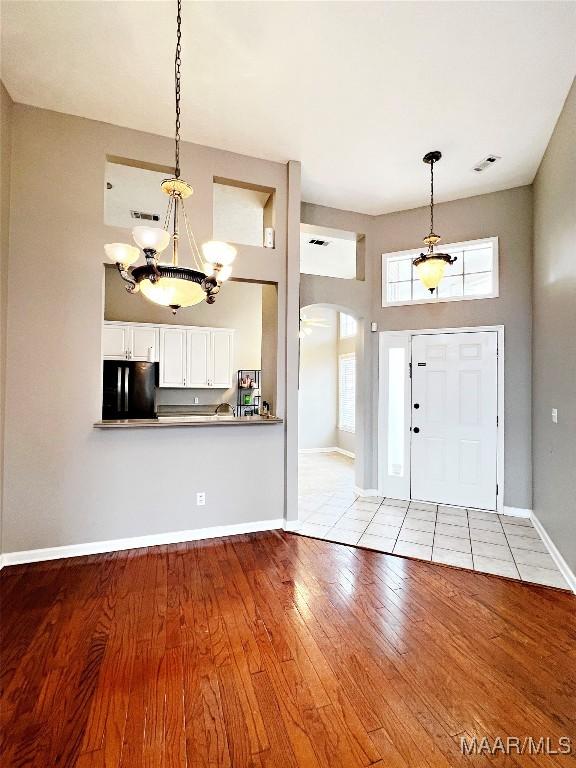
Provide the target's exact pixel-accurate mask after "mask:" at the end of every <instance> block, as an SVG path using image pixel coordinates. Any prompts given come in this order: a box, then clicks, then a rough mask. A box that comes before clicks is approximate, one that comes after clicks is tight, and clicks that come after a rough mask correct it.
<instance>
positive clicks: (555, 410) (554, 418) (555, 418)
mask: <svg viewBox="0 0 576 768" xmlns="http://www.w3.org/2000/svg"><path fill="white" fill-rule="evenodd" d="M552 422H553V424H558V408H552Z"/></svg>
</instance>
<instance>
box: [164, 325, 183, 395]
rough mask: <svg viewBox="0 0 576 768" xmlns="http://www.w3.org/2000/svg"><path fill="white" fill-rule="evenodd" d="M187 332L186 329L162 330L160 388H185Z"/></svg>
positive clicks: (167, 328)
mask: <svg viewBox="0 0 576 768" xmlns="http://www.w3.org/2000/svg"><path fill="white" fill-rule="evenodd" d="M186 333H187V331H186V330H185V329H184V328H170V327H163V328H160V386H161V387H185V386H187V383H186V373H187V371H186V361H187V349H186V347H187V344H186V342H187V336H186Z"/></svg>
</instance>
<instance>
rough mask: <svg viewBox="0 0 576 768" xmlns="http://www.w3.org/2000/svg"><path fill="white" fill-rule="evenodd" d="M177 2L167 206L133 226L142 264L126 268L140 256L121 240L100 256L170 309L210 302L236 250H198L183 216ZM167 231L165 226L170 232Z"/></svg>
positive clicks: (185, 192) (219, 245) (130, 284)
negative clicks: (184, 252) (164, 257)
mask: <svg viewBox="0 0 576 768" xmlns="http://www.w3.org/2000/svg"><path fill="white" fill-rule="evenodd" d="M177 2H178V13H177V17H176V55H175V60H174V80H175V96H176V131H175V137H174V140H175V163H174V166H175V171H174V176H173V177H171V178H169V179H164V181H163V182H162V183H161V185H160V186H161V188H162V191H163V192H164V194H166V195H167V196H168V198H169V199H168V207H167V210H166V217H165V219H164V227H163V229H159V228H156V227H134V229H133V230H132V237H133V238H134V241H135V242H136V245H138V246H139V247H140V248H141V249H142V251H143V252H144V258H145V260H146V263H145V264H143V265H142V266H138V267H133V268H132V269H131V267H132V266H133V265H134V264H135V263H136V262H137V261H138V259H139V258H140V251H139V249H138V248H136V247H135V246H133V245H127V244H126V243H109V244H108V245H105V246H104V251H105V253H106V256H107V257H108V258H109V259H110V260H111V261H113V262H114V263H115V264H116V266H117V268H118V271H119V272H120V275H121V277H122V279H123V280H124V281H125V282H126V290H127V291H128V292H129V293H137V292H138V291H140V292H141V293H142V295H143V296H145V297H146V298H147V299H149V300H150V301H152V302H154V303H155V304H161V305H162V306H165V307H171V309H172V312H173V313H174V314H176V310H178V309H179V308H180V307H191V306H193V305H194V304H199V303H200V302H201V301H204V300H206V303H207V304H213V303H214V302H215V300H216V294H217V293H218V292H219V290H220V285H221V283H222V282H223V281H224V280H227V279H228V278H229V277H230V274H231V272H232V266H231V265H232V262H233V261H234V259H235V258H236V249H235V248H234V247H233V246H232V245H230V244H229V243H223V242H219V241H216V240H211V241H210V242H207V243H204V244H203V245H202V255H201V254H200V251H199V250H198V246H197V244H196V239H195V237H194V233H193V232H192V228H191V226H190V223H189V221H188V217H187V215H186V209H185V208H184V200H186V199H188V198H189V197H190V196H191V195H192V194H193V192H194V190H193V189H192V187H191V186H190V184H188V182H186V181H184V180H183V179H181V178H180V67H181V63H182V44H181V38H182V31H181V26H182V0H177ZM182 223H183V224H184V229H185V232H186V236H187V240H188V244H189V246H190V250H191V252H192V258H193V260H194V267H195V268H190V267H183V266H181V265H180V263H179V243H180V230H181V225H182ZM170 230H171V231H170ZM169 245H171V253H172V256H171V260H170V262H160V261H159V260H158V256H159V254H161V253H163V252H164V251H165V250H166V249H167V248H168V246H169Z"/></svg>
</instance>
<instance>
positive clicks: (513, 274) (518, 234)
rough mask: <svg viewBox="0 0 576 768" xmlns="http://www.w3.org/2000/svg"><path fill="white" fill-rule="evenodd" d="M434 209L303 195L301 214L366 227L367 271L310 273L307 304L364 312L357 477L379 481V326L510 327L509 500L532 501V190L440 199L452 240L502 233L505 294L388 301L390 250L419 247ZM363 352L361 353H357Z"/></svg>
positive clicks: (366, 482)
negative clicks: (333, 204)
mask: <svg viewBox="0 0 576 768" xmlns="http://www.w3.org/2000/svg"><path fill="white" fill-rule="evenodd" d="M428 216H429V209H428V208H417V209H413V210H409V211H402V212H399V213H391V214H385V215H383V216H375V217H373V216H362V215H360V214H354V213H350V212H348V211H338V210H336V209H332V208H323V207H322V206H317V205H309V204H307V203H303V204H302V221H303V222H305V223H307V224H318V225H320V226H328V227H334V228H336V229H338V228H339V229H347V230H352V231H356V232H365V233H366V241H365V247H366V265H365V280H364V281H354V280H335V279H333V278H327V277H314V276H308V275H302V278H301V291H300V303H301V305H302V306H307V305H309V304H312V303H325V304H330V305H336V306H340V307H344V308H345V307H349V308H350V309H351V310H352V311H353V313H355V314H356V315H357V316H359V317H360V318H363V320H364V323H363V326H364V328H363V332H361V333H360V335H359V342H360V343H361V344H363V345H364V352H363V354H362V353H360V357H359V358H358V377H359V381H358V387H359V392H358V398H359V400H358V412H357V447H356V455H357V463H360V462H362V461H363V462H364V464H365V467H364V470H363V472H362V474H361V475H359V473H358V471H357V475H356V480H357V484H358V485H361V486H362V487H364V488H376V487H377V477H378V473H377V466H378V450H377V418H376V414H377V409H378V348H377V341H378V334H375V333H370V330H369V327H370V321H373V320H375V321H377V322H378V328H379V330H380V331H385V330H417V329H421V328H450V327H463V326H474V325H504V326H505V355H506V357H505V395H504V400H505V402H504V410H505V426H506V432H505V436H506V444H505V482H504V503H505V504H506V505H507V506H512V507H520V508H524V509H527V508H530V507H531V505H532V454H531V403H532V400H531V311H532V309H531V307H532V295H531V291H532V190H531V187H520V188H517V189H510V190H506V191H503V192H496V193H493V194H490V195H479V196H478V197H471V198H466V199H464V200H455V201H452V202H448V203H442V204H439V205H437V206H436V210H435V220H436V231H438V232H440V233H441V234H442V237H443V242H446V243H449V242H459V241H463V240H473V239H476V238H481V237H490V236H493V235H497V236H498V237H499V246H500V249H499V250H500V297H499V298H497V299H484V300H476V301H460V302H447V303H438V304H434V305H415V306H408V307H386V308H383V307H382V299H381V290H382V289H381V285H382V258H381V255H382V253H386V252H390V251H399V250H406V249H411V248H417V247H418V246H419V245H421V242H422V237H423V236H424V235H425V234H426V232H427V227H428V223H429V219H428ZM357 354H358V352H357Z"/></svg>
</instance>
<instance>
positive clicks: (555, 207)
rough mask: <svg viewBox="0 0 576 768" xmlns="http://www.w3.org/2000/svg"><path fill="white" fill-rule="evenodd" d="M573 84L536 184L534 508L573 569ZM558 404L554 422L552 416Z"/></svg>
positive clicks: (575, 93)
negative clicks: (555, 421)
mask: <svg viewBox="0 0 576 768" xmlns="http://www.w3.org/2000/svg"><path fill="white" fill-rule="evenodd" d="M575 329H576V83H575V84H573V85H572V89H571V91H570V93H569V94H568V97H567V99H566V103H565V105H564V109H563V111H562V113H561V115H560V117H559V119H558V123H557V125H556V128H555V130H554V133H553V135H552V138H551V140H550V144H549V145H548V149H547V150H546V154H545V155H544V159H543V160H542V164H541V165H540V169H539V171H538V174H537V176H536V179H535V182H534V326H533V337H534V348H533V360H534V367H533V390H534V407H533V422H532V423H533V448H534V452H533V461H534V512H535V513H536V515H537V517H538V519H539V520H540V521H541V523H542V525H543V526H544V528H545V529H546V530H547V532H548V534H549V535H550V537H551V539H552V540H553V541H554V543H555V544H556V546H557V547H558V549H559V550H560V552H561V553H562V555H563V556H564V558H565V560H566V562H567V563H568V565H569V566H570V568H571V569H572V571H576V471H575V469H576V333H575ZM552 408H557V409H558V423H557V424H553V423H552V419H551V411H552Z"/></svg>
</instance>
